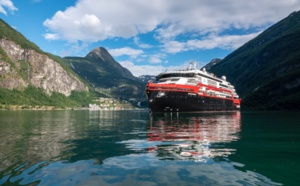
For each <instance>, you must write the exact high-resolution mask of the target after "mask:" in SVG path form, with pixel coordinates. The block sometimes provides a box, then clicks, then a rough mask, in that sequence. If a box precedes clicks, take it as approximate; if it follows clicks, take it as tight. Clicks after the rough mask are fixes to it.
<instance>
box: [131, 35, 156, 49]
mask: <svg viewBox="0 0 300 186" xmlns="http://www.w3.org/2000/svg"><path fill="white" fill-rule="evenodd" d="M133 42H134V44H136V45H137V46H138V47H140V48H152V46H151V45H149V44H146V43H142V42H141V41H140V38H139V37H134V38H133Z"/></svg>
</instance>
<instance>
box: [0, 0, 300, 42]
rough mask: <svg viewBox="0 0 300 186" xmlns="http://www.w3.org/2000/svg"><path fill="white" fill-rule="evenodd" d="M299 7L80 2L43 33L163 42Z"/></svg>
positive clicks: (257, 2)
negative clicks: (145, 36) (149, 36)
mask: <svg viewBox="0 0 300 186" xmlns="http://www.w3.org/2000/svg"><path fill="white" fill-rule="evenodd" d="M2 2H3V0H2ZM4 2H7V1H4ZM8 2H10V1H8ZM299 9H300V1H296V0H276V1H274V0H252V1H244V0H240V1H236V0H227V1H219V0H210V1H207V0H186V1H182V0H172V1H169V0H152V1H151V2H149V1H148V0H110V1H107V0H80V1H78V2H77V4H76V5H75V6H73V7H69V8H67V9H66V10H65V11H59V12H57V13H56V14H55V15H54V16H53V17H52V18H49V19H47V20H46V21H45V22H44V25H45V26H46V27H47V28H48V31H49V32H48V33H47V34H46V35H45V37H46V38H52V39H63V40H84V41H90V40H92V41H98V40H104V39H107V38H114V37H123V38H129V37H134V36H137V35H138V34H140V33H148V32H151V31H155V32H156V38H159V39H160V40H174V38H175V37H177V36H178V35H181V34H185V33H188V32H193V33H198V34H202V35H203V34H207V33H211V32H214V33H221V32H223V31H224V30H226V29H249V28H252V27H262V26H266V25H269V24H271V23H275V22H277V21H279V20H280V19H282V18H284V17H286V16H287V15H288V14H289V13H291V12H292V11H295V10H299ZM90 19H91V20H90ZM48 34H50V36H51V35H52V36H53V35H55V37H49V35H48ZM47 36H48V37H47Z"/></svg>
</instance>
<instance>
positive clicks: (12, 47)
mask: <svg viewBox="0 0 300 186" xmlns="http://www.w3.org/2000/svg"><path fill="white" fill-rule="evenodd" d="M87 99H89V100H87ZM89 101H90V95H89V93H88V87H87V86H86V85H85V84H84V83H83V82H82V81H81V80H80V79H79V78H78V76H77V75H76V73H74V72H73V71H72V70H71V69H70V68H68V67H67V66H66V65H64V63H63V60H62V58H60V57H58V56H54V55H51V54H48V53H45V52H43V51H42V50H41V49H40V48H39V47H38V46H37V45H36V44H34V43H32V42H31V41H29V40H27V39H26V38H25V37H24V36H23V35H22V34H21V33H19V32H17V31H16V30H14V29H13V28H12V27H10V26H9V25H8V24H7V23H6V22H5V21H3V20H2V19H0V108H2V107H5V108H6V107H7V106H8V107H10V106H11V105H19V106H20V105H23V106H24V107H25V108H29V107H34V106H57V107H66V106H67V107H69V106H76V107H77V106H82V105H86V104H88V102H89Z"/></svg>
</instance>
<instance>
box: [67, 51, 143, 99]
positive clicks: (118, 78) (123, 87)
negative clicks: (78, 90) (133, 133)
mask: <svg viewBox="0 0 300 186" xmlns="http://www.w3.org/2000/svg"><path fill="white" fill-rule="evenodd" d="M64 61H65V62H66V64H67V65H69V66H70V68H72V69H73V70H74V72H76V73H77V74H78V75H79V76H81V77H82V78H83V79H85V80H86V81H87V82H88V83H89V84H90V85H91V86H93V87H95V88H96V89H97V88H100V89H106V91H107V90H109V91H110V93H111V94H112V95H113V96H114V97H119V98H124V99H130V98H142V99H144V98H145V95H144V86H143V84H142V83H141V82H140V81H139V79H138V78H136V77H134V76H133V75H132V74H131V72H130V71H129V70H127V69H126V68H124V67H122V66H121V65H120V64H119V63H117V62H116V61H115V60H114V59H113V57H112V56H111V55H110V54H109V53H108V52H107V50H106V49H105V48H103V47H99V48H95V49H93V50H92V51H91V52H89V53H88V54H87V55H86V56H85V57H65V58H64Z"/></svg>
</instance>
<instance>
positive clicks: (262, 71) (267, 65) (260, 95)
mask: <svg viewBox="0 0 300 186" xmlns="http://www.w3.org/2000/svg"><path fill="white" fill-rule="evenodd" d="M209 71H210V72H212V73H214V74H216V75H217V76H221V75H226V76H227V79H228V80H229V81H230V82H231V83H232V84H233V85H234V86H235V87H236V90H237V92H238V93H239V94H240V96H241V97H242V98H243V102H242V106H243V107H244V108H249V109H250V108H251V109H295V108H297V109H300V11H297V12H293V13H292V14H290V15H289V16H288V17H286V18H285V19H283V20H281V21H279V22H278V23H277V24H275V25H273V26H271V27H270V28H268V29H267V30H265V31H264V32H262V33H261V34H260V35H259V36H257V37H256V38H254V39H252V40H251V41H249V42H247V43H246V44H244V45H243V46H241V47H240V48H238V49H237V50H235V51H234V52H232V53H231V54H229V55H228V56H226V57H225V58H224V59H223V60H222V61H220V62H219V63H217V64H215V65H212V64H210V68H209Z"/></svg>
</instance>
